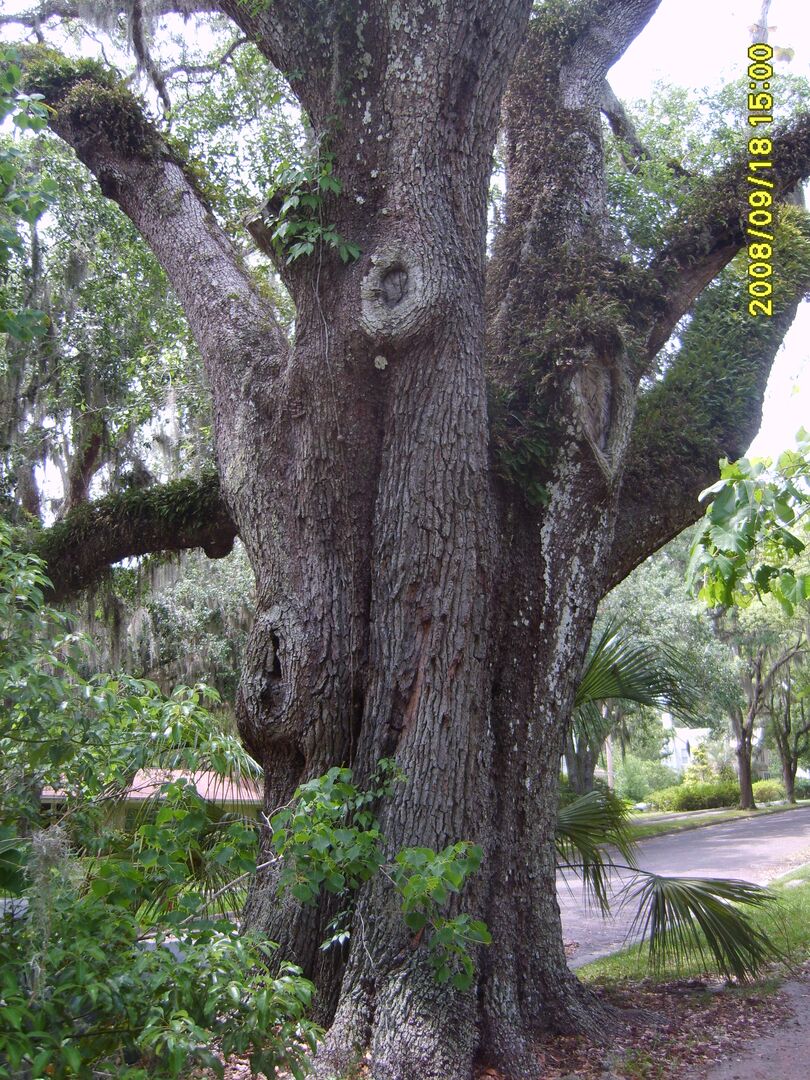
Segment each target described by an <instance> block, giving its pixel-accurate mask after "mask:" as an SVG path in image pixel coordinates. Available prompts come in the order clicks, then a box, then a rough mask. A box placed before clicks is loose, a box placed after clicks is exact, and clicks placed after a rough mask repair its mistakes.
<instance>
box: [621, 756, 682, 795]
mask: <svg viewBox="0 0 810 1080" xmlns="http://www.w3.org/2000/svg"><path fill="white" fill-rule="evenodd" d="M677 783H678V775H677V773H676V772H675V771H674V770H673V769H670V768H668V767H667V766H666V765H662V764H661V762H660V761H645V760H643V759H642V758H637V757H634V756H633V755H632V754H628V755H627V757H626V758H625V759H624V760H623V761H621V762H619V765H618V767H617V769H616V794H617V795H620V796H621V798H623V799H629V800H630V802H634V803H636V802H641V801H642V800H645V799H646V798H647V796H648V795H649V793H650V792H651V791H655V790H656V789H658V788H663V787H671V786H673V785H675V784H677Z"/></svg>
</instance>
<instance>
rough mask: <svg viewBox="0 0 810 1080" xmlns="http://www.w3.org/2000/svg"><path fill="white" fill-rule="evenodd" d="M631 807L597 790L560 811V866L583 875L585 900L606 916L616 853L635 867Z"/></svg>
mask: <svg viewBox="0 0 810 1080" xmlns="http://www.w3.org/2000/svg"><path fill="white" fill-rule="evenodd" d="M629 813H630V809H629V806H628V804H627V803H626V802H624V800H623V799H620V798H618V797H617V796H616V795H614V794H613V793H612V792H610V791H600V790H598V789H595V790H593V791H589V792H588V793H587V794H586V795H581V796H580V797H579V798H577V799H575V800H574V801H573V802H570V803H567V804H564V805H562V806H561V807H560V809H559V812H558V814H557V831H556V834H555V844H556V848H557V862H558V864H559V865H560V866H561V867H563V868H569V869H574V870H576V871H577V872H578V873H580V874H581V876H582V880H583V883H584V884H585V888H586V896H587V897H588V898H590V899H592V900H594V901H595V902H596V903H597V904H598V905H599V908H600V910H601V911H602V913H603V914H608V912H609V911H610V895H609V893H610V890H609V875H610V870H611V868H612V867H613V866H614V865H615V858H614V851H615V852H616V853H617V854H618V855H620V856H621V857H622V858H623V859H625V860H626V862H627V863H628V864H629V865H630V866H632V867H635V855H634V851H635V845H634V842H633V838H632V835H631V833H630V831H629V829H628V816H629Z"/></svg>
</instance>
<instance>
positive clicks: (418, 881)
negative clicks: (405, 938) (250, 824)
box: [270, 758, 491, 990]
mask: <svg viewBox="0 0 810 1080" xmlns="http://www.w3.org/2000/svg"><path fill="white" fill-rule="evenodd" d="M403 779H404V777H403V775H402V773H401V772H400V771H399V769H398V768H397V766H396V764H395V763H394V762H393V761H391V760H389V759H387V758H383V759H382V760H381V761H380V762H379V764H378V765H377V769H376V771H375V773H374V775H373V776H372V778H371V781H370V787H369V789H368V790H360V789H359V788H357V787H356V785H355V784H354V783H353V777H352V772H351V770H350V769H341V768H337V767H335V768H332V769H330V770H329V771H328V772H327V773H326V774H325V775H324V776H320V777H318V778H317V779H315V780H310V781H309V782H308V783H306V784H303V785H302V786H301V787H300V788H299V789H298V790H297V792H296V794H295V797H294V799H293V802H292V804H291V805H290V806H289V807H285V808H284V809H282V810H280V811H278V812H277V813H276V814H274V815H273V816H272V817H271V818H270V827H271V829H272V833H273V847H274V849H275V851H276V852H277V853H278V854H279V855H280V856H282V857H283V858H284V859H285V866H284V869H283V870H282V872H281V874H280V877H279V883H278V888H279V892H283V891H284V890H287V889H288V890H289V891H290V892H291V893H292V895H293V896H295V897H296V899H298V900H299V901H300V902H301V903H302V904H314V903H315V901H316V900H317V897H318V896H319V894H320V892H321V890H322V889H323V890H324V891H326V892H329V893H333V894H336V895H344V894H348V893H350V892H351V891H353V890H356V889H358V888H359V887H360V886H361V885H362V884H364V883H365V882H367V881H369V880H370V879H371V878H372V877H373V876H374V874H375V873H377V872H378V871H380V872H381V873H382V874H383V875H384V876H385V877H386V878H387V879H388V881H390V882H391V884H392V885H393V887H394V888H395V889H396V891H397V892H398V893H399V896H400V901H401V910H402V915H403V919H404V922H405V925H406V926H407V927H408V929H409V930H411V931H412V932H413V934H414V944H415V945H418V944H420V943H421V942H422V940H423V937H426V941H427V948H428V955H429V961H430V964H431V967H432V968H433V972H434V976H435V978H436V981H437V982H439V983H444V982H448V981H449V982H451V983H452V985H453V986H455V987H456V988H457V989H459V990H466V989H467V988H468V987H469V986H471V985H472V981H473V962H472V958H471V957H470V954H469V949H470V947H472V946H475V945H488V944H489V943H490V941H491V937H490V934H489V931H488V930H487V927H486V925H485V924H484V923H483V922H481V921H480V920H477V919H472V918H471V917H470V916H469V915H467V914H460V915H456V916H455V917H453V918H448V917H446V916H444V915H443V914H442V909H443V908H444V907H445V905H446V904H447V903H448V902H449V900H450V898H451V895H452V894H457V893H460V892H461V891H462V889H463V888H464V885H465V883H466V881H467V879H468V878H469V877H470V875H472V874H474V873H475V871H476V870H477V869H478V868H479V866H480V865H481V859H482V857H483V852H482V850H481V848H480V847H478V846H477V845H475V844H471V843H468V842H467V841H460V842H459V843H456V844H451V845H449V846H448V847H446V848H445V849H444V850H443V851H438V852H437V851H434V850H433V849H432V848H423V847H414V848H404V849H403V850H402V851H400V852H399V853H398V854H397V855H396V857H395V858H394V860H393V862H386V859H385V855H384V854H383V851H384V846H385V842H384V837H383V836H382V833H381V831H380V826H379V823H378V821H377V818H376V816H375V815H374V812H373V810H372V809H371V807H372V804H374V803H376V802H377V801H378V800H379V799H381V798H385V797H388V796H390V795H391V794H392V793H393V789H394V785H395V784H396V783H398V782H400V781H401V780H403ZM342 914H343V916H344V917H346V916H348V914H349V912H348V911H346V912H343V913H342ZM333 929H334V930H335V932H334V934H333V935H332V937H331V938H330V939H329V941H328V942H325V943H324V945H323V946H322V948H328V947H330V946H331V945H334V944H343V943H344V942H345V941H346V940H348V937H349V932H348V930H347V929H346V927H345V926H338V925H336V926H334V927H333ZM426 930H427V931H428V933H427V935H425V931H426Z"/></svg>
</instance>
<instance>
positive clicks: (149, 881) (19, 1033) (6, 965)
mask: <svg viewBox="0 0 810 1080" xmlns="http://www.w3.org/2000/svg"><path fill="white" fill-rule="evenodd" d="M46 586H47V580H46V579H45V577H44V575H43V571H42V565H41V563H40V562H39V561H38V560H37V559H36V558H35V557H33V556H31V555H24V554H21V553H19V552H16V551H14V550H13V549H12V548H11V546H10V543H9V535H8V529H7V527H6V526H4V525H0V751H1V752H2V756H3V774H2V781H3V785H2V786H3V800H2V804H1V805H0V825H1V826H2V827H3V834H2V839H0V859H1V860H2V865H0V870H2V872H3V874H4V879H3V881H4V885H5V887H6V889H12V890H14V891H17V892H22V893H23V894H24V897H25V899H26V900H27V903H28V907H27V911H26V914H25V916H24V917H22V918H18V919H14V920H11V919H9V920H8V921H7V922H6V923H5V924H4V925H3V927H2V933H1V934H0V997H2V999H3V1002H4V1025H5V1028H6V1030H5V1031H4V1036H3V1043H2V1048H1V1049H0V1077H2V1076H5V1077H9V1078H22V1077H24V1076H30V1075H36V1076H42V1075H49V1076H51V1075H52V1076H56V1077H69V1076H88V1075H91V1074H95V1073H96V1072H97V1071H101V1072H105V1071H110V1072H112V1073H114V1075H116V1076H120V1077H123V1078H126V1080H141V1078H145V1077H147V1076H154V1077H159V1078H163V1077H165V1078H170V1077H178V1076H181V1075H185V1074H186V1073H187V1071H188V1069H189V1068H190V1067H192V1066H207V1067H209V1068H212V1069H214V1071H215V1072H216V1073H217V1074H218V1075H220V1076H221V1075H222V1073H223V1069H222V1065H221V1062H220V1059H219V1057H218V1054H217V1053H215V1049H216V1051H217V1052H218V1053H219V1052H221V1053H222V1054H225V1055H228V1054H232V1053H240V1054H247V1055H248V1056H249V1057H250V1059H251V1065H252V1067H253V1069H254V1070H255V1071H256V1072H262V1073H264V1074H265V1075H267V1076H273V1075H275V1070H276V1068H277V1067H285V1068H289V1069H292V1071H293V1074H294V1075H295V1076H302V1075H303V1067H304V1062H305V1055H306V1050H307V1048H310V1049H311V1048H312V1047H313V1045H314V1039H315V1035H316V1029H315V1028H314V1027H313V1025H312V1024H311V1023H310V1022H309V1021H308V1020H307V1019H306V1012H307V1009H308V1006H309V1004H310V1000H311V995H312V992H313V988H312V985H311V984H310V983H309V982H308V981H307V980H305V979H303V978H301V975H300V972H299V971H298V970H297V969H294V968H292V967H289V966H283V965H282V967H281V969H280V970H277V968H278V965H277V963H276V961H275V959H274V957H273V956H272V953H273V949H274V946H272V945H270V944H268V943H267V942H263V941H262V940H260V939H258V938H252V937H250V936H239V935H238V934H237V932H236V931H235V929H234V927H233V926H232V924H231V923H230V921H228V920H227V919H225V918H219V919H217V918H211V917H210V916H209V914H208V912H209V910H210V909H211V908H212V907H213V906H214V903H215V902H216V901H217V900H219V899H220V898H221V897H223V896H224V895H225V894H226V893H227V892H228V891H229V890H231V889H232V888H233V887H234V885H235V884H236V882H238V880H239V879H240V878H242V879H243V878H244V877H246V876H247V875H249V874H251V873H252V872H253V871H254V869H255V863H256V849H257V836H256V830H255V828H254V827H252V826H251V825H250V824H249V823H247V822H245V821H243V820H242V819H240V818H239V816H238V815H228V814H225V813H223V812H222V811H221V810H219V809H218V808H216V807H213V806H210V805H208V804H206V803H205V801H204V800H203V799H202V798H201V797H200V796H199V795H198V794H197V792H196V790H195V789H194V788H193V786H192V785H190V784H188V783H187V782H186V781H185V780H184V779H183V778H182V777H181V778H179V779H176V780H173V781H171V782H167V783H166V784H164V785H163V790H162V793H161V798H160V800H159V801H158V802H157V803H156V804H155V805H153V807H152V808H151V812H149V811H147V813H146V814H145V816H144V818H143V819H142V821H141V823H140V824H139V825H138V826H137V828H136V829H135V832H134V834H132V835H127V834H126V833H120V832H116V831H115V830H114V829H112V828H111V827H110V826H109V824H107V825H106V826H104V821H103V809H104V806H105V805H109V800H110V799H112V798H113V797H114V796H115V794H116V793H119V794H120V793H121V792H123V791H124V790H125V789H126V787H127V786H128V784H129V782H130V780H131V778H132V776H133V775H134V774H135V772H136V771H137V770H138V769H140V768H143V767H145V766H147V765H149V766H153V767H158V768H162V769H181V770H183V771H187V772H193V771H196V770H198V769H204V770H210V769H214V770H216V771H219V772H220V773H222V774H225V775H227V776H229V777H230V778H232V779H238V778H239V776H241V775H245V774H247V775H253V776H254V777H255V776H257V775H258V772H259V770H258V767H257V766H256V764H255V762H252V760H251V759H250V758H249V757H248V756H247V755H246V754H245V752H244V751H243V750H242V748H241V746H240V745H239V743H238V741H237V740H236V739H234V738H233V737H232V736H229V735H227V734H224V733H221V732H218V731H217V730H216V728H215V726H214V725H213V724H212V721H211V717H210V716H209V715H208V714H207V712H206V710H205V708H204V702H205V701H208V700H213V699H214V695H212V694H211V692H209V691H206V690H205V689H204V688H197V689H195V690H187V689H185V688H180V689H178V690H177V691H175V693H174V694H173V695H172V696H171V697H170V698H163V697H162V696H161V695H160V694H159V692H158V690H157V687H155V686H154V685H153V684H150V683H146V682H143V681H139V680H135V679H131V678H120V679H112V678H110V677H109V676H93V677H92V678H89V679H87V678H84V677H83V676H82V675H81V673H80V670H79V665H80V661H81V658H82V650H83V646H84V643H83V641H82V640H81V639H80V638H78V637H77V636H76V635H73V634H71V633H70V632H69V628H68V624H67V620H66V619H65V617H64V616H62V615H60V614H59V613H58V612H55V611H52V610H51V609H49V608H47V607H45V606H44V603H43V591H44V589H45V587H46ZM47 783H49V784H51V785H52V786H54V787H58V788H59V789H61V791H62V792H63V793H64V801H65V811H64V813H63V816H62V819H61V822H60V823H59V824H55V825H51V826H49V827H48V828H45V829H40V828H37V826H38V825H39V824H40V820H39V818H40V811H39V800H38V791H39V788H40V787H41V786H42V785H43V784H47ZM21 818H25V819H27V831H28V832H29V833H30V837H31V838H30V839H29V840H21V839H19V838H18V837H16V836H15V835H14V831H13V830H14V826H15V825H16V824H17V822H18V821H19V819H21ZM99 825H102V826H103V827H104V832H103V835H102V836H101V837H99V835H98V831H99Z"/></svg>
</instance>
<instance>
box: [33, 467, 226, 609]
mask: <svg viewBox="0 0 810 1080" xmlns="http://www.w3.org/2000/svg"><path fill="white" fill-rule="evenodd" d="M235 537H236V526H235V525H234V523H233V521H232V520H231V518H230V515H229V514H228V511H227V508H226V507H225V504H224V502H223V500H222V496H221V494H220V488H219V479H218V477H217V476H216V474H214V473H209V474H206V475H204V476H203V478H202V479H201V480H193V479H187V480H176V481H174V482H172V483H170V484H162V485H158V486H156V487H151V488H143V489H138V490H133V491H126V492H123V493H122V494H118V495H109V496H107V497H106V498H104V499H99V500H98V501H96V502H92V503H85V504H84V505H82V506H79V507H76V509H75V510H72V511H71V512H70V513H69V514H68V515H67V516H66V517H65V518H64V520H63V521H59V522H57V523H56V524H55V525H53V526H51V528H49V529H43V530H41V531H39V532H38V533H36V534H35V535H33V536H29V537H28V538H27V539H28V543H27V545H26V546H28V547H29V548H30V549H31V550H32V551H33V552H34V553H35V554H37V555H39V556H40V558H42V559H44V561H45V562H46V563H47V567H48V576H49V577H50V578H51V580H52V581H53V585H54V594H55V598H56V599H61V598H63V597H65V596H68V595H71V594H72V593H75V592H77V591H79V590H80V589H82V588H85V587H86V586H87V585H90V584H92V583H93V582H94V581H97V580H98V579H99V578H100V577H101V576H102V575H103V574H104V573H105V572H106V570H107V569H108V567H109V566H111V565H112V564H113V563H116V562H119V561H120V560H121V559H125V558H128V557H133V556H138V555H146V554H148V553H150V552H156V551H182V550H185V549H187V548H193V547H201V548H202V549H203V550H204V551H205V553H206V554H207V555H208V556H209V557H211V558H221V557H222V556H224V555H227V554H228V553H229V552H230V551H231V548H232V547H233V542H234V539H235Z"/></svg>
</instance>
